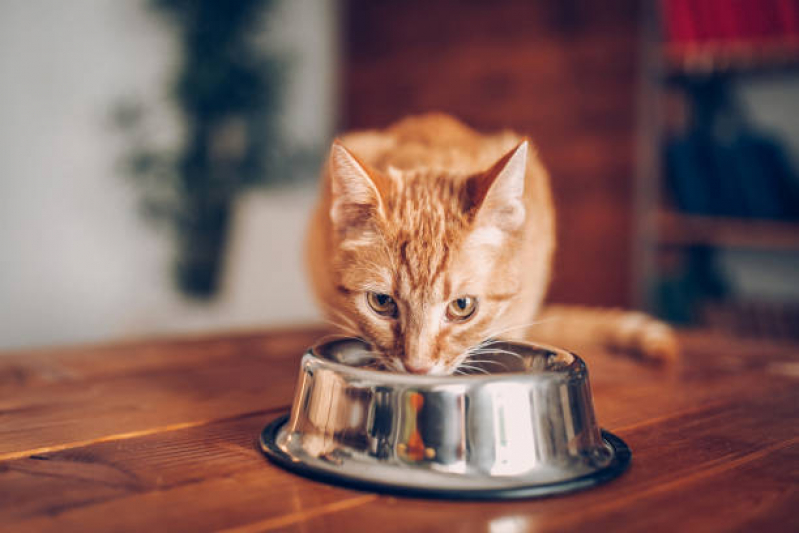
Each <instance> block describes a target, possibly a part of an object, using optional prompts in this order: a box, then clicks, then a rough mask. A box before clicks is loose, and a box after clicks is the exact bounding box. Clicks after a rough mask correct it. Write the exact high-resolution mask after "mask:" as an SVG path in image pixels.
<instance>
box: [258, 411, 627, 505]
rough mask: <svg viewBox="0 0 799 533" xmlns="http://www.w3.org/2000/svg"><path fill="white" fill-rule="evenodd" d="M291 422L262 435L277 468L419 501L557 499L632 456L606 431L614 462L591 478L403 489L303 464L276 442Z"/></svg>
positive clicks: (612, 472) (614, 471)
mask: <svg viewBox="0 0 799 533" xmlns="http://www.w3.org/2000/svg"><path fill="white" fill-rule="evenodd" d="M286 421H288V415H283V416H281V417H279V418H277V419H276V420H274V421H273V422H272V423H270V424H269V425H268V426H266V427H265V428H264V430H263V431H262V432H261V438H260V446H261V451H263V452H264V454H265V455H266V456H267V457H268V458H269V460H271V461H272V462H274V463H275V464H277V465H279V466H281V467H283V468H285V469H286V470H289V471H291V472H294V473H295V474H299V475H301V476H303V477H307V478H310V479H314V480H316V481H322V482H325V483H330V484H332V485H338V486H342V487H347V488H351V489H357V490H363V491H370V492H380V493H384V494H393V495H397V496H409V497H415V498H435V499H447V500H518V499H522V498H541V497H545V496H554V495H556V494H564V493H567V492H574V491H578V490H584V489H587V488H590V487H594V486H596V485H599V484H601V483H605V482H607V481H610V480H611V479H613V478H615V477H617V476H619V475H620V474H622V473H623V472H624V471H625V470H626V469H627V467H628V466H629V465H630V460H631V459H632V452H631V451H630V448H629V447H628V446H627V444H626V443H625V442H624V441H623V440H621V439H620V438H619V437H617V436H615V435H614V434H612V433H610V432H609V431H605V430H602V438H603V439H604V440H605V442H606V443H608V444H609V445H610V446H611V447H612V448H613V451H614V458H613V460H612V461H611V462H610V464H608V465H607V466H606V467H604V468H602V469H600V470H597V471H596V472H592V473H591V474H588V475H585V476H581V477H578V478H574V479H570V480H568V481H561V482H559V483H547V484H539V485H526V486H514V487H508V488H499V489H497V488H490V489H464V490H452V489H447V490H443V489H438V488H429V487H418V486H399V485H390V484H383V483H379V482H375V481H372V480H363V479H359V478H356V477H352V476H346V475H340V474H334V473H331V472H329V471H325V470H320V469H317V468H314V467H312V466H309V465H306V464H304V463H302V462H299V461H296V460H295V459H293V458H292V457H291V456H289V455H288V454H286V453H285V452H284V451H283V450H281V449H280V448H278V447H277V445H276V443H275V441H276V438H277V435H278V432H279V431H280V428H281V427H283V424H285V423H286Z"/></svg>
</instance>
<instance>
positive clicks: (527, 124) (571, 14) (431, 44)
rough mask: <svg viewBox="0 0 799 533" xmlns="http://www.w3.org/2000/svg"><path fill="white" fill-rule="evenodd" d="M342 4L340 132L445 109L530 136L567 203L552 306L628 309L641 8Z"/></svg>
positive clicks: (565, 2) (371, 0)
mask: <svg viewBox="0 0 799 533" xmlns="http://www.w3.org/2000/svg"><path fill="white" fill-rule="evenodd" d="M345 5H346V6H347V9H346V16H345V37H346V42H345V58H344V62H343V69H344V79H343V85H344V87H343V98H344V102H343V105H344V113H343V116H344V124H343V125H342V126H343V127H345V128H363V127H381V126H385V125H387V124H389V123H391V122H392V121H394V120H396V119H398V118H400V117H402V116H404V115H406V114H410V113H419V112H424V111H432V110H440V111H445V112H448V113H452V114H454V115H456V116H458V117H460V118H462V119H463V120H464V121H466V122H467V123H469V124H471V125H472V126H474V127H476V128H478V129H483V130H493V129H501V128H508V127H509V128H513V129H516V130H518V131H520V132H523V133H527V134H529V135H530V136H531V137H532V139H533V140H534V141H535V142H536V144H537V145H538V147H539V150H540V154H541V157H542V158H543V160H544V162H545V163H546V164H547V166H548V168H549V169H550V172H551V174H552V179H553V186H554V192H555V199H556V201H557V203H558V207H559V239H560V249H559V252H558V258H557V264H556V268H555V277H554V281H553V287H552V291H551V293H550V294H551V299H552V300H557V301H561V302H575V303H587V304H597V305H626V304H628V303H629V302H630V292H631V280H630V253H631V243H630V241H631V224H632V182H633V180H632V176H633V147H634V111H635V91H636V88H635V78H636V68H637V58H636V43H637V25H638V22H637V20H638V4H637V2H635V1H632V0H610V1H593V2H588V1H584V2H579V1H575V0H561V1H559V2H544V1H532V0H528V1H524V0H518V1H517V0H497V1H491V2H489V1H476V0H471V1H456V0H436V1H429V0H404V1H401V2H400V1H396V2H395V1H376V0H350V1H349V2H346V4H345Z"/></svg>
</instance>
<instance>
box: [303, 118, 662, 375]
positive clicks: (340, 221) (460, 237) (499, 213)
mask: <svg viewBox="0 0 799 533" xmlns="http://www.w3.org/2000/svg"><path fill="white" fill-rule="evenodd" d="M554 247H555V227H554V208H553V205H552V199H551V195H550V188H549V177H548V176H547V173H546V171H545V170H544V168H543V167H542V165H541V164H540V162H539V160H538V159H537V157H536V156H535V154H534V153H533V152H532V150H531V149H530V146H529V142H528V141H526V140H525V139H524V138H523V137H520V136H518V135H516V134H514V133H512V132H502V133H497V134H493V135H481V134H478V133H477V132H475V131H474V130H472V129H470V128H468V127H467V126H465V125H463V124H462V123H460V122H458V121H457V120H455V119H453V118H451V117H448V116H445V115H439V114H431V115H423V116H418V117H410V118H408V119H405V120H403V121H401V122H398V123H397V124H395V125H393V126H391V127H390V128H387V129H386V130H383V131H364V132H356V133H351V134H348V135H345V136H343V137H341V139H340V140H339V141H337V142H336V143H334V145H333V147H332V149H331V155H330V160H329V163H328V165H327V167H326V169H325V170H324V173H323V183H322V194H321V198H320V202H319V205H318V207H317V209H316V211H315V213H314V215H313V219H312V221H311V224H310V227H309V234H308V247H307V257H308V263H309V272H310V277H311V282H312V287H313V289H314V292H315V293H316V296H317V298H318V300H319V302H320V304H321V305H322V307H323V309H324V311H325V313H326V314H327V315H328V316H329V317H330V319H331V321H333V322H336V323H338V324H339V325H340V326H342V329H344V330H345V331H346V332H347V333H349V334H352V335H357V336H360V337H363V338H365V339H366V340H367V341H369V342H370V343H371V344H372V345H373V347H374V349H375V351H376V352H377V353H379V354H380V355H381V356H382V357H383V359H384V363H385V366H386V367H387V368H389V369H393V370H400V371H410V372H416V373H450V372H453V371H455V370H456V369H457V368H458V367H459V366H460V365H463V364H466V363H468V358H469V357H470V356H474V355H475V354H479V349H478V350H475V347H478V346H481V343H482V342H483V341H485V340H487V339H488V338H490V337H495V336H501V337H505V338H529V339H531V340H539V341H545V342H553V343H558V344H561V345H565V347H567V348H573V347H574V346H584V345H586V344H592V343H595V344H606V345H607V344H610V345H614V344H615V345H616V346H615V347H617V348H622V349H634V350H637V351H638V352H642V353H643V354H644V355H655V356H668V355H670V354H671V352H673V349H674V345H673V337H672V335H671V333H670V331H669V330H668V329H665V327H664V326H663V325H662V324H660V323H657V322H654V321H652V320H651V319H648V318H646V317H643V315H640V314H629V313H623V314H619V313H616V314H613V315H609V314H607V313H605V314H597V313H595V312H592V311H585V310H582V311H579V312H576V314H575V313H571V312H570V311H569V310H568V309H563V308H560V309H558V310H557V316H550V317H549V318H543V319H540V317H541V316H542V309H541V304H542V301H543V298H544V295H545V293H546V289H547V285H548V283H549V275H550V271H551V268H552V256H553V252H554ZM543 314H544V315H546V314H547V312H546V311H543ZM550 314H551V313H550ZM577 317H579V321H578V322H575V320H574V319H575V318H577ZM642 317H643V318H642ZM537 321H539V322H541V323H540V324H539V325H537V326H531V325H532V324H533V323H535V322H537ZM558 323H560V325H558ZM616 323H618V325H619V327H620V328H621V330H620V331H617V329H618V328H616ZM631 323H634V326H633V328H632V329H631V327H630V326H629V324H631ZM625 324H627V325H625ZM575 328H576V329H575ZM565 329H571V330H572V331H571V333H568V332H567V331H563V330H565ZM537 330H538V331H537ZM581 331H582V332H586V333H587V334H588V336H587V337H586V335H585V334H582V335H581V334H580V332H581ZM653 332H654V333H655V334H654V335H653ZM617 333H618V334H617ZM655 337H657V338H655ZM647 338H649V342H648V344H649V345H650V346H647V342H645V341H646V340H647ZM653 338H655V341H656V342H655V341H652V339H653ZM561 341H562V342H561ZM664 343H665V344H664ZM664 347H665V348H664ZM648 352H651V353H648Z"/></svg>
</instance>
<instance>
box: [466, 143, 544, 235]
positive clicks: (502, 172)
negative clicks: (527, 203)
mask: <svg viewBox="0 0 799 533" xmlns="http://www.w3.org/2000/svg"><path fill="white" fill-rule="evenodd" d="M529 151H530V144H529V143H528V142H527V141H526V140H524V141H522V142H520V143H519V144H518V145H517V146H516V147H515V148H514V149H512V150H511V151H510V152H508V153H507V154H505V155H504V156H502V157H501V158H500V159H499V161H497V162H496V163H495V164H494V165H493V166H492V167H491V168H489V169H488V170H487V171H485V172H483V173H481V174H478V175H476V176H473V177H471V178H469V180H468V181H467V183H466V188H467V189H466V192H467V194H466V196H467V210H468V211H469V212H471V213H473V214H474V216H475V221H476V223H477V224H479V225H482V226H488V227H492V228H496V229H499V230H503V231H516V230H518V229H520V228H521V227H522V225H523V224H524V218H525V209H524V183H525V176H526V170H527V157H528V152H529Z"/></svg>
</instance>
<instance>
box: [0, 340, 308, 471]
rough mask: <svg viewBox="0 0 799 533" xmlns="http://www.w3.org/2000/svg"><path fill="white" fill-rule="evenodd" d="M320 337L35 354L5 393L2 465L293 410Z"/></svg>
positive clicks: (15, 367)
mask: <svg viewBox="0 0 799 533" xmlns="http://www.w3.org/2000/svg"><path fill="white" fill-rule="evenodd" d="M319 332H320V331H319V330H309V331H305V332H303V333H301V334H296V335H295V334H287V335H284V336H275V335H266V336H256V337H251V336H244V337H243V338H235V337H233V338H225V339H221V340H218V341H204V340H200V341H196V340H195V341H178V342H174V341H166V342H163V341H157V342H152V343H149V344H143V345H133V346H132V347H129V346H127V345H122V346H121V347H114V346H110V347H104V348H101V349H98V350H87V351H86V352H84V351H81V350H79V349H78V350H75V351H71V353H69V355H61V354H59V353H57V352H46V353H43V354H35V355H34V354H30V355H28V356H26V357H18V358H12V359H11V360H10V361H8V363H7V362H6V361H5V360H0V365H2V367H0V368H2V370H0V373H4V374H5V375H9V374H13V373H15V372H16V373H17V374H18V375H23V376H25V377H24V378H23V379H21V380H19V381H18V382H17V383H16V384H13V385H11V386H10V387H8V388H7V389H5V390H3V391H2V396H0V459H9V458H14V457H18V456H24V455H30V454H36V453H43V452H44V451H47V450H49V449H60V448H69V447H74V446H81V445H85V444H87V443H90V442H93V441H95V440H103V439H105V440H109V439H110V440H114V439H124V438H129V437H130V436H131V435H136V434H138V433H140V432H145V433H146V432H148V431H160V430H168V429H170V428H173V427H175V426H176V425H177V426H180V425H187V426H192V425H202V424H206V423H208V422H209V421H213V420H217V419H221V418H228V417H232V416H236V415H239V414H241V413H248V412H253V411H259V410H266V409H274V408H276V407H281V406H286V405H288V403H290V401H291V398H292V396H293V390H294V383H295V380H296V372H297V367H298V364H299V359H300V357H301V354H302V353H303V352H304V350H305V349H306V348H307V346H308V345H309V344H311V343H312V342H313V338H317V337H318V334H319Z"/></svg>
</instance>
